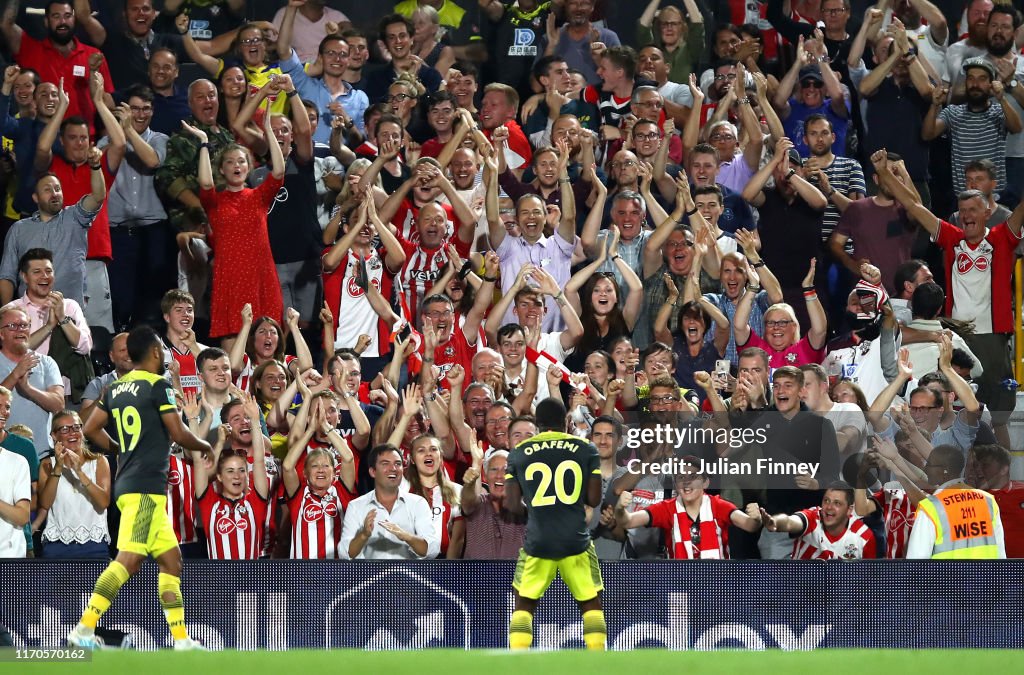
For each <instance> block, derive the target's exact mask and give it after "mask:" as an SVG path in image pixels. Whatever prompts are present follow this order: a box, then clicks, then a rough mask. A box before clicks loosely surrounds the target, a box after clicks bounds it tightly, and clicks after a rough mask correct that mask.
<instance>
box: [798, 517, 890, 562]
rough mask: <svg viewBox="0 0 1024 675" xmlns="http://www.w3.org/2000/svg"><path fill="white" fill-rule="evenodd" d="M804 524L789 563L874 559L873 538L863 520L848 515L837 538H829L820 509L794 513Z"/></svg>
mask: <svg viewBox="0 0 1024 675" xmlns="http://www.w3.org/2000/svg"><path fill="white" fill-rule="evenodd" d="M796 516H797V517H798V518H801V519H802V520H803V521H804V529H803V531H802V532H801V533H800V538H799V539H797V540H796V541H795V542H794V543H793V555H792V558H793V560H834V559H836V558H838V559H840V560H861V559H863V558H874V557H875V535H874V533H872V532H871V529H870V528H869V527H868V526H867V525H865V524H864V521H863V520H861V519H860V518H858V517H857V516H852V515H851V516H850V522H849V523H848V524H847V527H846V529H845V530H843V531H842V532H841V533H840V534H839V536H837V537H832V536H831V535H830V534H829V533H828V532H826V531H825V526H824V525H822V523H821V507H820V506H815V507H814V508H811V509H804V510H803V511H800V512H798V513H797V514H796Z"/></svg>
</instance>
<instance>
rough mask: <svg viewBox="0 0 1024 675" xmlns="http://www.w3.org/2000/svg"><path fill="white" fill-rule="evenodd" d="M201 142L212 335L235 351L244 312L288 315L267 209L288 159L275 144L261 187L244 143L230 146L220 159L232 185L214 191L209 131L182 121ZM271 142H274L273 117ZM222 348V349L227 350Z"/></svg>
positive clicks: (222, 173)
mask: <svg viewBox="0 0 1024 675" xmlns="http://www.w3.org/2000/svg"><path fill="white" fill-rule="evenodd" d="M181 125H182V126H183V127H184V128H185V129H186V130H187V131H189V132H190V133H191V134H192V135H194V136H195V137H196V138H198V139H199V142H200V143H201V145H200V146H199V175H198V178H199V187H200V191H199V201H200V202H201V203H202V205H203V208H204V209H205V210H206V215H207V217H208V218H209V221H210V237H209V241H210V246H211V247H212V248H213V291H212V297H211V299H210V337H219V338H221V342H222V343H223V345H226V346H224V348H225V349H230V346H231V343H233V342H234V339H235V336H236V335H237V333H238V331H239V329H240V328H241V318H240V317H241V310H242V306H243V305H245V304H246V303H251V304H252V311H253V314H255V315H256V316H273V317H278V318H280V317H282V316H283V315H284V306H283V303H284V301H283V300H282V298H281V284H280V283H279V282H278V280H277V268H276V267H274V256H273V254H272V253H271V251H270V238H269V236H268V234H267V211H268V210H269V209H270V205H271V203H273V201H274V197H275V196H277V192H278V190H279V189H280V188H281V185H282V184H283V179H284V157H283V156H282V154H281V147H280V146H279V145H278V144H277V143H268V145H269V146H270V164H271V174H270V175H269V176H267V179H266V180H265V181H263V183H262V184H261V185H260V186H259V187H256V188H247V187H246V186H245V179H246V178H247V177H248V175H249V171H250V170H252V168H253V160H252V155H250V154H249V150H248V149H246V148H244V147H242V146H241V145H235V144H232V145H229V146H228V147H226V148H224V150H223V151H222V152H221V153H220V156H219V165H218V170H219V171H220V174H221V176H223V177H224V180H225V183H226V187H225V188H224V189H223V190H221V191H219V192H218V191H217V190H215V189H214V183H213V168H212V165H211V162H210V146H209V143H208V142H207V141H208V139H207V136H206V132H204V131H203V130H201V129H197V128H195V127H193V126H190V125H189V124H187V123H185V122H182V123H181ZM265 127H266V129H265V131H266V134H267V138H273V137H274V134H273V132H272V131H271V129H270V115H267V116H266V121H265ZM223 345H222V346H223Z"/></svg>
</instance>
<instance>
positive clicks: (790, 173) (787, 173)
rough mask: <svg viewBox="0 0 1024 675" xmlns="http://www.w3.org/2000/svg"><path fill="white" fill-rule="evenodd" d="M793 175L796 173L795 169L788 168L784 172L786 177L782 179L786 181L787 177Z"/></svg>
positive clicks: (787, 180)
mask: <svg viewBox="0 0 1024 675" xmlns="http://www.w3.org/2000/svg"><path fill="white" fill-rule="evenodd" d="M795 175H796V169H790V170H789V171H787V172H786V177H785V179H784V180H785V181H786V182H787V183H788V182H789V179H790V178H792V177H793V176H795Z"/></svg>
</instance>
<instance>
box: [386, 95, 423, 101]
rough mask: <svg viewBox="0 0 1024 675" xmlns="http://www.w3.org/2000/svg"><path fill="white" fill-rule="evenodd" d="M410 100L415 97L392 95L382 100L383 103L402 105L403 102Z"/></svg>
mask: <svg viewBox="0 0 1024 675" xmlns="http://www.w3.org/2000/svg"><path fill="white" fill-rule="evenodd" d="M410 98H416V97H415V96H413V95H412V94H394V95H392V96H388V97H386V98H385V99H384V102H385V103H404V102H405V101H408V100H409V99H410Z"/></svg>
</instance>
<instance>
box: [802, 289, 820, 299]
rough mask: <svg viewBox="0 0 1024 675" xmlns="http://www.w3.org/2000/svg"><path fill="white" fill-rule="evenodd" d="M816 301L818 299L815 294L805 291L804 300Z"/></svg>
mask: <svg viewBox="0 0 1024 675" xmlns="http://www.w3.org/2000/svg"><path fill="white" fill-rule="evenodd" d="M817 299H818V294H817V292H815V291H805V292H804V300H808V301H809V300H817Z"/></svg>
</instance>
